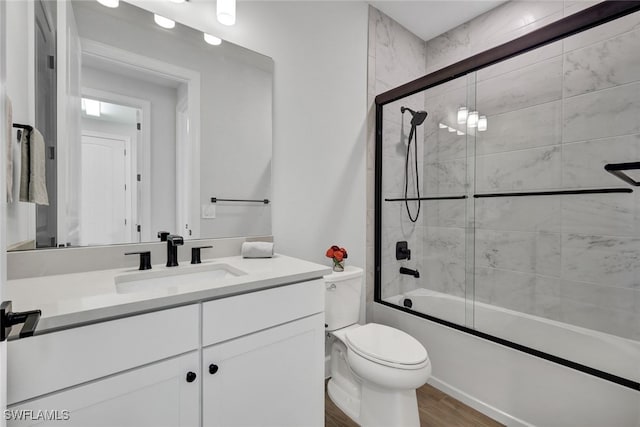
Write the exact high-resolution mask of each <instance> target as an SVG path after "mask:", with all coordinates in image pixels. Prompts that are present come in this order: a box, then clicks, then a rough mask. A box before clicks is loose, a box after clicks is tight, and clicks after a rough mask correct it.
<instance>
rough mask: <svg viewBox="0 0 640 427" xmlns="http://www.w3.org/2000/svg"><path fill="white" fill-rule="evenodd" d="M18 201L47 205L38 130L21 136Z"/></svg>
mask: <svg viewBox="0 0 640 427" xmlns="http://www.w3.org/2000/svg"><path fill="white" fill-rule="evenodd" d="M21 144H22V147H21V149H22V152H21V155H22V161H21V162H20V163H21V166H22V168H21V170H20V201H21V202H31V203H35V204H37V205H45V206H48V205H49V196H48V195H47V176H46V167H45V161H46V160H45V145H44V138H43V137H42V134H41V133H40V131H38V129H34V130H32V131H31V132H23V134H22V140H21Z"/></svg>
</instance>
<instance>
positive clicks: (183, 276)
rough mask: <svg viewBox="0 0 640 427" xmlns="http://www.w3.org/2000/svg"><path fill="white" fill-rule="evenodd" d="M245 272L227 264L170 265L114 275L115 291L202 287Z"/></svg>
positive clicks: (130, 291)
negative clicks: (165, 267) (160, 268)
mask: <svg viewBox="0 0 640 427" xmlns="http://www.w3.org/2000/svg"><path fill="white" fill-rule="evenodd" d="M245 274H247V273H245V272H244V271H242V270H238V269H237V268H235V267H232V266H230V265H229V264H223V263H220V264H200V265H197V266H192V265H188V266H185V267H172V268H167V269H162V270H157V271H141V272H139V273H131V274H123V275H120V276H116V277H115V284H116V292H118V293H119V294H129V293H136V292H150V291H158V290H173V291H175V292H177V291H178V290H179V289H180V288H182V287H187V286H188V287H204V286H211V285H214V284H216V283H219V282H221V281H223V280H224V279H228V278H230V277H237V276H243V275H245Z"/></svg>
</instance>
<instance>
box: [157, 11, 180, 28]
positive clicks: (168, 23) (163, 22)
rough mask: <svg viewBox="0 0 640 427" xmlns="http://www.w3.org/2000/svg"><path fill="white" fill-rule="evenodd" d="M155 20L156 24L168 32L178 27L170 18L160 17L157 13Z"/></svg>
mask: <svg viewBox="0 0 640 427" xmlns="http://www.w3.org/2000/svg"><path fill="white" fill-rule="evenodd" d="M153 20H154V21H156V24H158V25H160V26H161V27H162V28H166V29H168V30H170V29H172V28H173V27H175V26H176V21H172V20H171V19H169V18H165V17H164V16H160V15H158V14H157V13H154V14H153Z"/></svg>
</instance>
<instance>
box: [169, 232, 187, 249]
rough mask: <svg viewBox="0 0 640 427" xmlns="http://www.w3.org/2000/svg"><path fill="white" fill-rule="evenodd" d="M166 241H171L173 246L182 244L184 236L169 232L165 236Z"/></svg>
mask: <svg viewBox="0 0 640 427" xmlns="http://www.w3.org/2000/svg"><path fill="white" fill-rule="evenodd" d="M167 242H169V243H171V244H172V245H173V246H179V245H184V238H183V237H182V236H178V235H177V234H170V235H168V236H167Z"/></svg>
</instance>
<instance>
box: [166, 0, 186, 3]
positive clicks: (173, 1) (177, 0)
mask: <svg viewBox="0 0 640 427" xmlns="http://www.w3.org/2000/svg"><path fill="white" fill-rule="evenodd" d="M169 1H170V2H171V3H178V4H180V3H184V2H185V1H186V0H169Z"/></svg>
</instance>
